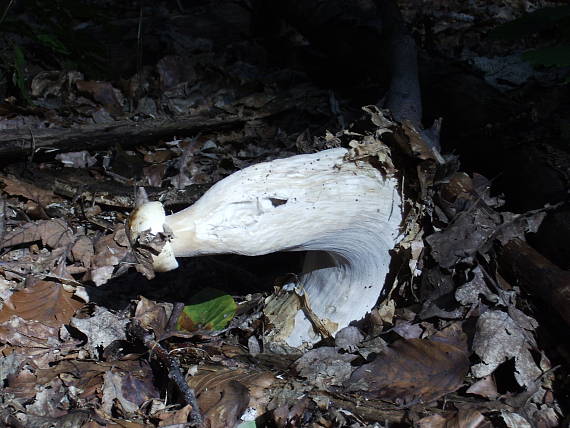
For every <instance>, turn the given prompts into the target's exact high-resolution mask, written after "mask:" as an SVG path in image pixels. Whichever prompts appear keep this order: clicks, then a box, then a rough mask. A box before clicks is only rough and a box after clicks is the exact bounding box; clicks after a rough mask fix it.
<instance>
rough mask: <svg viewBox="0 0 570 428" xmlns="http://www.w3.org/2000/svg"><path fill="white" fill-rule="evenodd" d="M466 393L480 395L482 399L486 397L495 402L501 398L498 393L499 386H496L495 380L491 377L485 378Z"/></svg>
mask: <svg viewBox="0 0 570 428" xmlns="http://www.w3.org/2000/svg"><path fill="white" fill-rule="evenodd" d="M465 392H467V393H468V394H476V395H480V396H481V397H485V398H488V399H490V400H494V399H495V398H497V397H498V396H499V393H498V392H497V385H496V384H495V380H494V379H493V376H491V375H489V376H485V377H484V378H483V379H480V380H478V381H477V382H475V383H474V384H473V385H471V386H470V387H469V388H468V389H467V391H465Z"/></svg>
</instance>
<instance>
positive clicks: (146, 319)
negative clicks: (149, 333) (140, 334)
mask: <svg viewBox="0 0 570 428" xmlns="http://www.w3.org/2000/svg"><path fill="white" fill-rule="evenodd" d="M165 306H166V304H164V303H163V304H158V303H155V302H153V301H152V300H149V299H147V298H146V297H141V299H140V301H139V302H138V304H137V308H136V310H135V319H136V320H138V321H139V322H140V324H141V326H142V327H143V328H145V329H147V330H148V329H150V330H153V331H154V333H155V335H156V337H160V336H162V335H163V334H164V331H165V329H166V324H167V323H168V317H169V315H170V312H172V308H170V310H169V311H168V313H167V308H166V307H165Z"/></svg>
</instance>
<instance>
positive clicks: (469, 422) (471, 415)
mask: <svg viewBox="0 0 570 428" xmlns="http://www.w3.org/2000/svg"><path fill="white" fill-rule="evenodd" d="M417 427H418V428H490V427H492V425H491V422H489V421H488V420H487V419H486V418H485V416H483V415H482V414H481V413H480V412H479V411H477V410H473V409H460V410H459V411H458V412H451V413H447V414H445V415H431V416H426V417H425V418H421V419H420V420H419V421H418V422H417Z"/></svg>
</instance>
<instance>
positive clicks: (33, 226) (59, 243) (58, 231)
mask: <svg viewBox="0 0 570 428" xmlns="http://www.w3.org/2000/svg"><path fill="white" fill-rule="evenodd" d="M73 239H74V238H73V231H72V230H71V229H70V228H69V226H68V225H67V223H66V222H65V221H64V220H62V219H55V220H38V221H32V222H30V223H25V224H23V225H22V226H20V227H18V228H16V229H14V230H12V231H10V232H8V233H7V234H6V235H5V236H4V240H3V241H2V242H1V243H0V248H5V247H11V246H14V245H21V244H29V243H30V242H36V241H41V242H42V244H43V245H46V246H48V247H51V248H60V247H65V246H68V245H70V244H71V243H72V242H73Z"/></svg>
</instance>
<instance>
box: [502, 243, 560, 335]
mask: <svg viewBox="0 0 570 428" xmlns="http://www.w3.org/2000/svg"><path fill="white" fill-rule="evenodd" d="M499 265H500V267H501V268H502V269H503V270H504V271H505V274H506V276H507V279H510V280H512V281H514V282H515V283H516V284H517V285H520V286H521V287H523V289H525V290H526V291H527V292H529V293H531V294H533V295H535V296H537V297H539V298H540V299H542V300H544V301H546V302H547V303H548V304H550V305H551V306H552V307H553V308H554V309H556V311H557V312H558V314H559V315H560V316H561V317H562V318H563V319H564V320H565V321H566V323H567V324H568V325H570V271H566V270H563V269H560V268H559V267H558V266H556V265H555V264H554V263H552V262H551V261H550V260H548V259H547V258H546V257H544V256H543V255H542V254H540V253H539V252H538V251H536V250H535V249H534V248H532V247H531V246H530V245H528V244H527V243H526V242H525V241H523V240H521V239H518V238H516V239H512V240H510V241H509V242H508V243H507V244H505V245H503V246H502V247H501V251H500V253H499Z"/></svg>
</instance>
